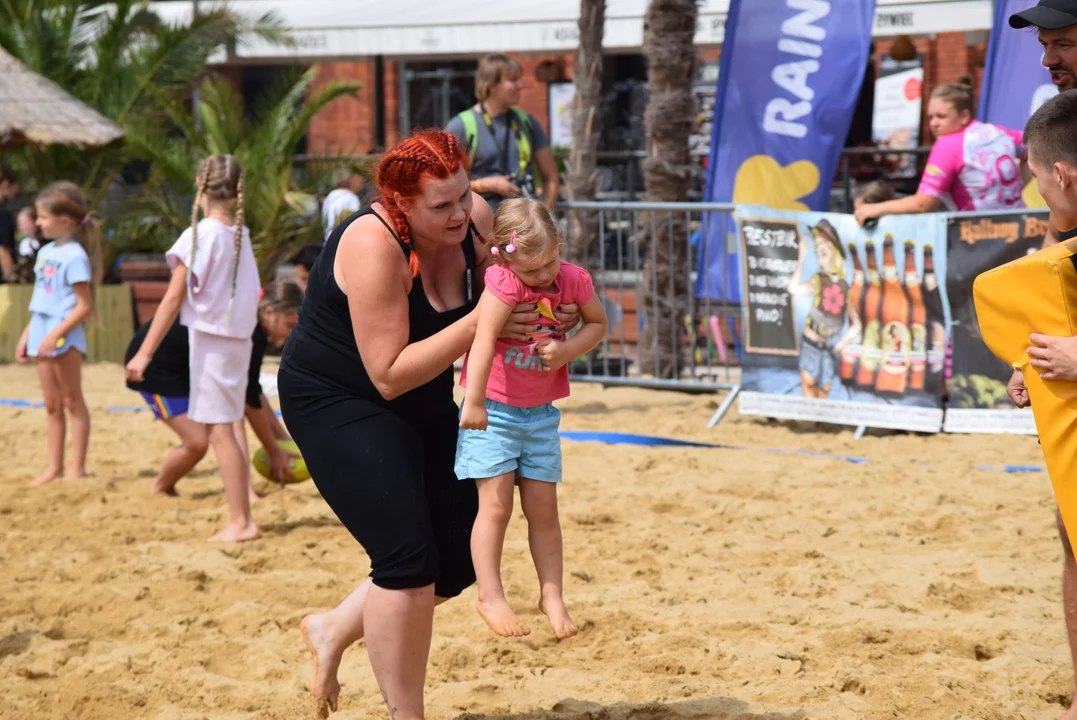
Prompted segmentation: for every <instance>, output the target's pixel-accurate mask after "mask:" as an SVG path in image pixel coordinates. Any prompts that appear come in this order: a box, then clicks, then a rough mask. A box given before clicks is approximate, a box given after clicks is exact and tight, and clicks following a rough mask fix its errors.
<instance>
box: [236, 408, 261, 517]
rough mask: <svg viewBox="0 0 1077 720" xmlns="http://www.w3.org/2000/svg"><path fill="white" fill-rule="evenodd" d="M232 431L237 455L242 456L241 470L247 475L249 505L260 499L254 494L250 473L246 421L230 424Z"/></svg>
mask: <svg viewBox="0 0 1077 720" xmlns="http://www.w3.org/2000/svg"><path fill="white" fill-rule="evenodd" d="M232 431H233V432H234V433H235V436H236V444H237V445H239V453H240V455H242V456H243V470H244V472H245V473H246V474H247V500H248V502H250V504H251V505H253V504H254V503H256V502H258V501H259V500H261V499H262V498H260V497H258V493H256V492H254V476H253V474H252V473H251V451H250V447H249V446H248V445H247V421H246V420H244V419H243V418H240V419H239V420H236V421H235V422H234V423H232Z"/></svg>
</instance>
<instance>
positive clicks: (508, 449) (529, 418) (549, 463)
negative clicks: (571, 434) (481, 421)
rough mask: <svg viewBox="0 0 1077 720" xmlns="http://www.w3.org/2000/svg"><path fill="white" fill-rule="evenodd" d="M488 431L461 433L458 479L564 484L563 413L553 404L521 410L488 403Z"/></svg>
mask: <svg viewBox="0 0 1077 720" xmlns="http://www.w3.org/2000/svg"><path fill="white" fill-rule="evenodd" d="M486 414H487V416H488V417H489V422H488V424H487V426H486V429H485V430H461V431H460V434H459V436H458V437H457V440H456V477H458V478H461V479H475V480H480V479H483V478H492V477H497V476H498V475H504V474H505V473H507V472H512V471H514V470H515V471H516V477H517V478H521V477H523V478H527V479H529V480H539V481H541V482H551V483H559V482H561V436H560V435H558V434H557V427H558V426H559V425H560V424H561V411H560V410H558V409H557V408H555V407H554V406H553V404H552V403H546V404H545V405H539V406H537V407H531V408H518V407H513V406H511V405H505V404H504V403H499V402H497V401H496V400H489V399H487V400H486Z"/></svg>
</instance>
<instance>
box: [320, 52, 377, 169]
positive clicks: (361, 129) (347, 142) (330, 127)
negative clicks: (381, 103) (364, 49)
mask: <svg viewBox="0 0 1077 720" xmlns="http://www.w3.org/2000/svg"><path fill="white" fill-rule="evenodd" d="M333 81H352V82H354V81H358V82H360V83H362V85H363V87H362V89H361V90H360V91H359V94H358V96H357V97H356V98H340V99H338V100H336V101H334V102H333V103H331V104H329V105H328V106H326V107H324V108H322V109H321V110H320V111H319V112H318V113H317V114H316V115H315V116H314V118H313V119H312V120H311V123H310V129H309V130H308V132H307V152H309V153H311V154H327V155H334V154H337V153H340V154H345V155H352V154H358V153H365V152H369V151H370V150H371V148H372V147H373V145H374V112H375V107H374V63H373V62H370V61H359V62H330V63H322V64H320V65H319V67H318V75H317V77H316V78H315V79H314V84H313V88H312V89H314V90H317V89H318V88H320V87H324V86H325V85H327V84H328V83H330V82H333Z"/></svg>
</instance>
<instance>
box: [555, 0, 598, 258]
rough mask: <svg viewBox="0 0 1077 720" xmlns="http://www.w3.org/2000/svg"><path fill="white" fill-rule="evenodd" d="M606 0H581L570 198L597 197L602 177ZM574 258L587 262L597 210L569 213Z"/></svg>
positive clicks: (568, 186)
mask: <svg viewBox="0 0 1077 720" xmlns="http://www.w3.org/2000/svg"><path fill="white" fill-rule="evenodd" d="M605 24H606V0H580V20H579V28H580V47H579V49H578V50H577V52H576V68H575V71H574V73H573V82H574V83H575V85H576V98H575V100H574V101H573V108H572V154H571V155H569V158H568V167H567V168H566V170H567V173H566V177H565V190H566V191H567V192H568V199H569V200H571V201H573V202H575V201H579V200H594V199H595V185H596V181H597V179H598V174H597V171H596V166H597V164H598V111H599V105H600V103H601V102H602V35H603V33H604V30H605ZM569 237H570V238H571V239H572V243H571V246H570V250H571V252H572V261H573V262H574V263H577V264H580V265H587V261H588V259H589V258H590V255H591V246H592V245H593V244H594V238H595V213H594V212H592V211H581V210H574V211H572V212H571V213H570V215H569Z"/></svg>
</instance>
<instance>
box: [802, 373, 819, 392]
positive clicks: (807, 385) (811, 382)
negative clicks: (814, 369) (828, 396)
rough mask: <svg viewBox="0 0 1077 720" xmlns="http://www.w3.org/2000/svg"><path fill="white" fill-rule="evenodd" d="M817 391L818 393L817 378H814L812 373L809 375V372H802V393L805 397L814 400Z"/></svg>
mask: <svg viewBox="0 0 1077 720" xmlns="http://www.w3.org/2000/svg"><path fill="white" fill-rule="evenodd" d="M815 391H816V387H815V378H814V377H812V376H811V374H810V373H808V372H806V371H804V370H801V371H800V392H801V393H802V394H803V395H804V397H810V398H813V397H816V394H815Z"/></svg>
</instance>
